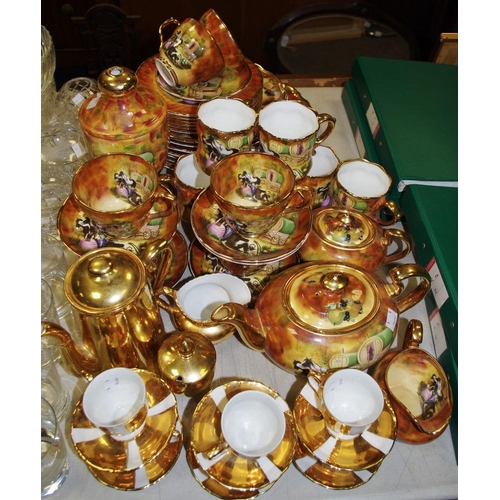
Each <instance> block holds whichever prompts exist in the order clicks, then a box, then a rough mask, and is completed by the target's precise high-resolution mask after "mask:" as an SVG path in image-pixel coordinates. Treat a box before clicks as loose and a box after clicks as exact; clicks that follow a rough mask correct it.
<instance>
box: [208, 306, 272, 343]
mask: <svg viewBox="0 0 500 500" xmlns="http://www.w3.org/2000/svg"><path fill="white" fill-rule="evenodd" d="M212 320H213V321H218V322H220V323H227V324H229V325H233V326H234V327H235V328H236V330H237V331H238V333H239V334H240V337H241V340H243V342H244V343H245V344H246V346H247V347H249V348H250V349H253V350H255V351H264V343H265V334H264V333H263V332H264V329H263V327H262V323H261V321H260V318H259V315H258V313H257V311H256V310H255V309H249V308H248V307H245V306H243V305H241V304H238V303H237V302H228V303H227V304H222V305H220V306H219V307H217V309H215V310H214V311H213V312H212Z"/></svg>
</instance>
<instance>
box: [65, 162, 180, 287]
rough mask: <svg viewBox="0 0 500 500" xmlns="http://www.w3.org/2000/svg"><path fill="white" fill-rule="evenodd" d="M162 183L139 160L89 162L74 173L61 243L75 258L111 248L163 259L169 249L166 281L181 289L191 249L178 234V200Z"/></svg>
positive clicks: (150, 166)
mask: <svg viewBox="0 0 500 500" xmlns="http://www.w3.org/2000/svg"><path fill="white" fill-rule="evenodd" d="M160 181H161V176H159V175H158V174H157V172H156V170H155V168H154V167H153V166H152V165H151V164H150V163H149V162H148V161H146V160H144V159H143V158H142V157H140V156H136V155H130V154H126V153H112V154H106V155H101V156H96V157H94V158H92V159H90V160H88V161H87V162H86V163H84V164H83V165H82V166H81V167H80V168H79V169H78V170H77V172H76V173H75V175H74V177H73V183H72V192H71V193H70V195H69V196H68V197H67V198H66V200H65V201H64V203H63V204H62V207H61V209H60V211H59V214H58V218H57V228H58V231H59V235H60V238H61V241H62V243H63V244H64V245H65V247H66V248H67V249H68V250H69V251H70V252H71V253H72V254H73V255H74V256H75V258H76V257H79V256H81V255H83V254H85V253H86V252H89V251H92V250H95V249H98V248H104V247H106V248H123V249H126V250H129V251H131V252H133V253H135V254H136V255H138V256H143V255H149V254H151V253H155V254H157V257H156V256H155V258H158V259H159V258H161V257H160V255H161V254H162V253H165V252H163V250H164V249H165V248H167V247H168V248H169V249H170V252H169V256H170V258H169V261H168V264H167V265H166V266H165V267H164V268H163V271H162V272H163V276H162V279H163V281H164V282H166V283H169V284H174V283H176V282H177V281H178V280H179V279H180V277H181V276H182V274H183V272H184V270H185V268H186V267H187V243H186V240H185V238H184V237H183V235H182V234H181V233H180V232H179V231H178V230H177V229H178V228H177V224H178V221H179V214H178V210H177V203H176V198H175V195H174V194H173V193H172V192H171V191H170V189H169V188H168V187H167V186H165V185H163V184H162V183H161V182H160ZM157 250H158V251H157Z"/></svg>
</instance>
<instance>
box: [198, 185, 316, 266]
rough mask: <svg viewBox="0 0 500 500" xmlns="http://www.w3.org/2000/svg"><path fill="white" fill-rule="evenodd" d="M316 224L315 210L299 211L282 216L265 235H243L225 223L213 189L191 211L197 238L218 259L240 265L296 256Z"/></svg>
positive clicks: (202, 195)
mask: <svg viewBox="0 0 500 500" xmlns="http://www.w3.org/2000/svg"><path fill="white" fill-rule="evenodd" d="M311 224H312V210H311V209H310V208H309V207H305V208H302V209H299V210H297V211H294V212H290V213H287V214H286V217H281V218H280V219H279V221H278V222H277V223H276V224H275V225H274V226H273V227H272V228H271V229H270V230H269V231H268V232H267V233H265V234H263V235H259V236H257V237H247V236H242V235H240V234H239V233H237V232H236V231H234V230H233V229H231V228H230V227H229V226H228V225H227V224H226V222H225V220H224V217H223V215H222V212H221V211H220V209H219V206H218V205H217V203H216V202H215V200H214V199H213V196H212V194H211V192H210V190H209V189H204V190H203V191H202V192H201V193H200V194H199V195H198V196H197V197H196V199H195V200H194V202H193V206H192V208H191V226H192V228H193V233H194V235H195V237H196V239H197V240H198V241H199V242H200V243H201V245H202V246H203V247H204V248H206V249H207V250H208V251H209V252H211V253H212V254H214V255H216V256H217V257H219V258H221V259H224V260H227V261H229V262H234V263H236V264H259V263H260V264H266V263H269V262H275V261H277V260H280V259H285V258H286V257H288V256H290V255H292V254H293V253H294V252H296V251H297V250H298V249H299V248H300V247H301V246H302V245H303V243H304V242H305V240H306V238H307V235H308V234H309V231H310V230H311Z"/></svg>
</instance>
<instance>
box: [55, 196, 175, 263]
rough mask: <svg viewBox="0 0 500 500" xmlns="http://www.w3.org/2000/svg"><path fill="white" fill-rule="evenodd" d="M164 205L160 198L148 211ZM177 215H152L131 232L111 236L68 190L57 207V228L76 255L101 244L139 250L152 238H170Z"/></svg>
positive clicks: (154, 211)
mask: <svg viewBox="0 0 500 500" xmlns="http://www.w3.org/2000/svg"><path fill="white" fill-rule="evenodd" d="M174 205H175V203H174ZM165 208H166V207H165V202H164V201H163V200H162V199H159V200H158V201H157V202H156V203H155V205H154V207H153V209H152V210H151V213H153V214H154V213H158V212H160V211H164V210H165ZM177 219H178V217H176V219H175V221H172V217H160V218H157V219H151V220H150V221H148V223H147V224H145V225H144V226H143V227H142V228H141V229H140V230H139V232H138V233H137V234H135V235H134V236H131V237H129V238H127V239H123V240H120V239H118V238H111V237H110V236H107V235H106V234H105V233H103V232H102V231H99V229H97V227H96V226H95V224H94V223H93V221H92V220H91V218H90V217H88V216H87V215H86V214H85V213H84V212H83V211H81V210H80V207H79V206H78V205H77V204H76V201H75V199H74V197H73V195H72V194H70V195H69V196H68V197H67V198H66V201H65V202H64V203H63V205H62V207H61V210H60V211H59V215H58V217H57V229H58V231H59V235H60V237H61V241H62V242H63V243H64V245H65V246H66V247H68V248H69V249H70V250H71V251H72V252H74V253H75V254H76V255H78V256H79V255H83V254H84V253H86V252H88V251H90V250H95V249H96V248H102V247H110V248H125V249H127V250H130V251H132V252H133V253H135V254H140V253H141V251H142V250H143V249H144V247H145V246H146V245H147V244H148V243H150V242H151V241H155V240H159V239H166V240H169V239H170V238H172V236H173V234H174V232H175V231H176V230H177V222H178V220H177ZM173 222H175V224H174V223H173Z"/></svg>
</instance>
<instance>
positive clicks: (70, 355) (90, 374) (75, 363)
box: [42, 321, 102, 381]
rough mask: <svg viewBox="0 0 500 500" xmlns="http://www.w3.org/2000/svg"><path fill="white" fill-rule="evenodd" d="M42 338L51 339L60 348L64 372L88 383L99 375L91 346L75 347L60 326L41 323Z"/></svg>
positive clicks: (99, 370)
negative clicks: (54, 340)
mask: <svg viewBox="0 0 500 500" xmlns="http://www.w3.org/2000/svg"><path fill="white" fill-rule="evenodd" d="M42 337H51V338H54V339H56V340H57V341H58V343H59V346H60V347H61V354H62V361H63V366H64V368H65V370H66V371H68V372H69V373H73V374H75V375H76V376H82V377H85V378H86V379H87V380H88V381H90V380H92V379H93V378H94V377H95V376H96V375H98V374H99V373H101V371H102V369H101V363H100V361H99V358H98V356H97V355H96V352H95V349H94V348H93V346H88V345H85V346H82V347H77V346H76V344H75V342H74V340H73V338H72V337H71V335H70V334H69V332H67V331H66V330H65V329H64V328H63V327H62V326H60V325H57V324H55V323H51V322H49V321H42Z"/></svg>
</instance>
